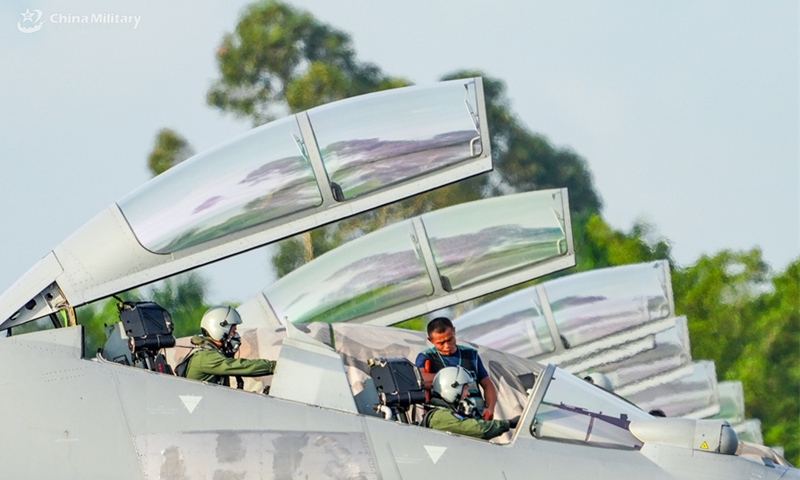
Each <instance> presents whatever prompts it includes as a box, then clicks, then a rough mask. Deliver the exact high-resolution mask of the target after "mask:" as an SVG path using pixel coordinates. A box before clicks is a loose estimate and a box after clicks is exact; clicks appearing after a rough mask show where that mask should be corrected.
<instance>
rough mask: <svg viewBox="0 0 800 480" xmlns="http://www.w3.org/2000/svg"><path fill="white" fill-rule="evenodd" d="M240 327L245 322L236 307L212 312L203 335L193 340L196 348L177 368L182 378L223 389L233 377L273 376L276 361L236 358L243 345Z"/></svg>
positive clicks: (204, 323) (202, 325) (204, 321)
mask: <svg viewBox="0 0 800 480" xmlns="http://www.w3.org/2000/svg"><path fill="white" fill-rule="evenodd" d="M240 323H242V318H241V317H240V316H239V312H237V311H236V309H235V308H233V307H226V306H217V307H211V308H209V309H208V311H206V313H205V314H204V315H203V319H202V320H201V321H200V329H201V330H202V331H203V334H202V335H195V336H194V337H192V345H194V348H193V349H192V351H190V352H189V354H188V355H187V356H186V358H185V359H184V360H183V361H182V362H181V364H180V365H178V367H177V368H176V371H177V373H178V375H180V376H183V377H186V378H191V379H193V380H200V381H203V382H210V383H217V384H223V385H227V383H226V382H227V380H228V377H229V376H237V377H260V376H263V375H272V374H273V373H274V372H275V363H276V362H274V361H272V360H264V359H260V358H258V359H243V358H233V356H234V355H235V354H236V352H237V351H238V350H239V346H240V345H241V340H240V339H239V334H238V333H236V326H237V325H239V324H240ZM182 366H183V368H181V367H182Z"/></svg>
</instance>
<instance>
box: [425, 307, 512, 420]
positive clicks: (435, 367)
mask: <svg viewBox="0 0 800 480" xmlns="http://www.w3.org/2000/svg"><path fill="white" fill-rule="evenodd" d="M428 341H429V342H431V343H432V344H433V348H429V349H427V350H425V351H424V352H422V353H420V354H419V355H417V359H416V361H415V362H414V363H415V364H416V365H417V368H419V370H420V372H421V373H422V380H423V381H424V383H425V388H426V389H430V388H431V384H432V382H433V379H434V377H435V375H436V373H437V372H439V371H440V370H441V369H443V368H445V367H455V366H461V367H463V368H465V369H466V370H467V371H468V372H470V373H471V374H472V376H473V377H474V378H476V379H477V380H478V384H479V385H480V386H481V388H482V389H483V400H484V402H483V404H482V405H479V406H478V408H479V410H481V415H482V416H483V419H484V420H491V419H493V418H494V407H495V404H496V403H497V390H496V389H495V387H494V383H492V379H491V378H489V373H488V372H487V371H486V368H484V366H483V362H482V361H481V357H480V356H478V351H477V350H475V349H474V348H470V347H465V346H462V345H456V329H455V327H454V326H453V322H451V321H450V319H449V318H445V317H437V318H434V319H433V320H431V321H430V323H428ZM473 394H474V395H478V396H479V395H480V392H477V391H474V392H473Z"/></svg>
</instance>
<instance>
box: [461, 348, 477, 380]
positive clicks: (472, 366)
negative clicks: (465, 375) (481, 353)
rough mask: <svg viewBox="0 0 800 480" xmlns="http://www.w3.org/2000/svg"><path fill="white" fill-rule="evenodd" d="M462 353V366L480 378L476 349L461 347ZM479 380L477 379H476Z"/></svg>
mask: <svg viewBox="0 0 800 480" xmlns="http://www.w3.org/2000/svg"><path fill="white" fill-rule="evenodd" d="M458 350H459V351H461V366H462V367H464V368H465V369H466V370H469V371H470V372H473V373H474V374H475V376H476V377H477V376H478V360H477V356H478V352H477V350H475V349H474V348H470V347H462V346H459V347H458ZM476 380H477V378H476Z"/></svg>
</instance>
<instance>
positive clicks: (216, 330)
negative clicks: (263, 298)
mask: <svg viewBox="0 0 800 480" xmlns="http://www.w3.org/2000/svg"><path fill="white" fill-rule="evenodd" d="M240 323H242V317H240V316H239V312H237V311H236V309H235V308H233V307H225V306H217V307H211V308H209V309H208V311H207V312H206V313H205V314H204V315H203V319H202V320H200V328H202V329H203V331H204V332H205V334H206V335H208V336H209V337H211V338H213V339H214V340H216V341H218V342H221V341H223V340H224V339H227V337H228V334H229V333H230V332H231V328H233V326H234V325H239V324H240Z"/></svg>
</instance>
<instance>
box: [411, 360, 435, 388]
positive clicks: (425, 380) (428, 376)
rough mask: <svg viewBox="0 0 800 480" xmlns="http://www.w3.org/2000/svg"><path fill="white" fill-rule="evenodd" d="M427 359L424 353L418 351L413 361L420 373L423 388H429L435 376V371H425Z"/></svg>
mask: <svg viewBox="0 0 800 480" xmlns="http://www.w3.org/2000/svg"><path fill="white" fill-rule="evenodd" d="M426 360H428V357H426V356H425V354H424V353H420V354H419V355H417V359H416V361H415V362H414V365H416V366H417V369H418V370H419V373H420V375H422V384H423V387H424V388H425V390H430V389H431V387H433V379H434V377H436V374H435V373H428V372H426V371H425V361H426Z"/></svg>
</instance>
